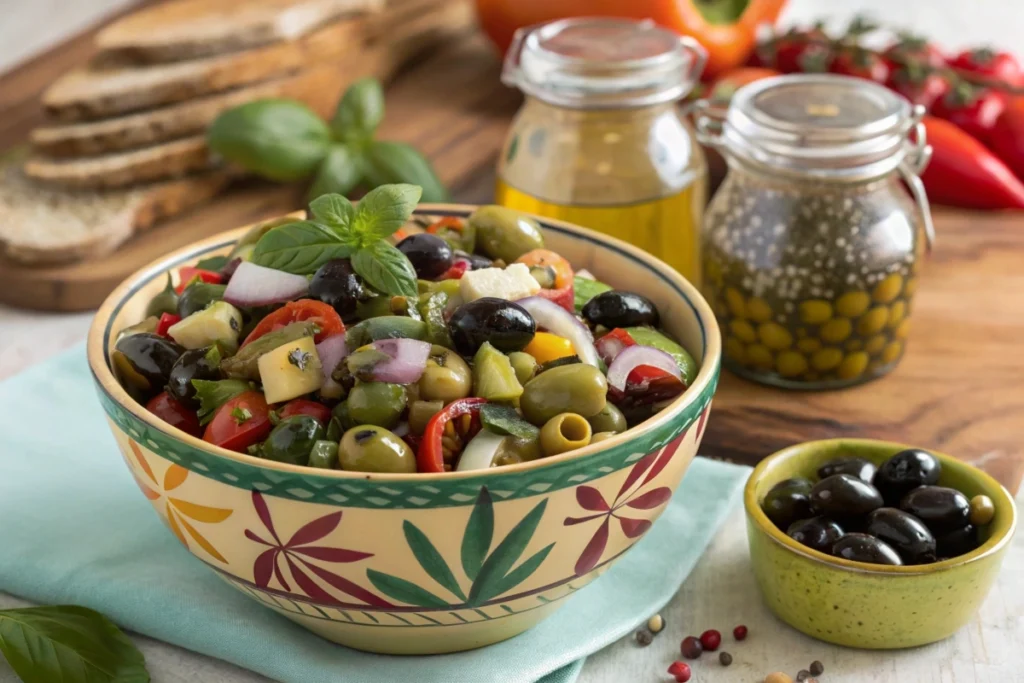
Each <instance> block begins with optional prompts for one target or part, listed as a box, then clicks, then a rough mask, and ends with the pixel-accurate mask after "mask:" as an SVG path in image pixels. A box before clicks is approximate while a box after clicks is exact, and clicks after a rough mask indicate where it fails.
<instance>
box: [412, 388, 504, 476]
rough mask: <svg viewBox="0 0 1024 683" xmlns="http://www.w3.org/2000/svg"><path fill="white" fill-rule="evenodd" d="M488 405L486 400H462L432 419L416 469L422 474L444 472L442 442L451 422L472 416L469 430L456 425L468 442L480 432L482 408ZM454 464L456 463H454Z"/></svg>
mask: <svg viewBox="0 0 1024 683" xmlns="http://www.w3.org/2000/svg"><path fill="white" fill-rule="evenodd" d="M484 403H487V399H485V398H460V399H459V400H457V401H452V402H451V403H449V404H448V405H446V406H445V407H444V409H443V410H442V411H441V412H439V413H437V414H436V415H434V417H432V418H430V421H429V422H427V427H426V429H424V430H423V441H422V442H421V443H420V447H419V449H418V450H417V451H416V469H417V470H419V471H420V472H444V471H445V469H444V466H445V462H444V445H443V444H442V442H441V439H442V437H444V435H445V428H446V427H447V426H448V423H449V422H452V420H455V418H458V417H462V416H463V415H469V416H471V419H470V424H469V429H463V428H462V426H461V425H458V424H456V425H455V426H456V432H457V433H458V435H459V436H460V437H462V438H463V439H464V440H465V441H468V440H469V439H470V438H471V437H472V436H474V435H475V434H476V432H478V431H480V406H482V405H483V404H484ZM452 464H454V463H452Z"/></svg>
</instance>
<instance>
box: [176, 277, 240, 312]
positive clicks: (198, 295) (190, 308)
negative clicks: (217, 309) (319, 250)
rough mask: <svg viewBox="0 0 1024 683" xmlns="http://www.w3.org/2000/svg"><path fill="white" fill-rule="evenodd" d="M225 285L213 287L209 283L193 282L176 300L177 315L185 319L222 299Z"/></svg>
mask: <svg viewBox="0 0 1024 683" xmlns="http://www.w3.org/2000/svg"><path fill="white" fill-rule="evenodd" d="M227 288H228V287H227V285H214V284H210V283H209V282H203V281H201V280H200V281H199V282H193V283H192V284H190V285H189V286H188V287H186V288H185V291H184V292H182V293H181V297H179V298H178V315H180V316H181V317H182V318H187V317H189V316H190V315H192V314H193V313H195V312H197V311H201V310H203V309H204V308H206V307H207V306H209V305H210V304H212V303H213V302H214V301H220V300H221V299H223V298H224V290H226V289H227Z"/></svg>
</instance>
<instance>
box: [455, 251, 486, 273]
mask: <svg viewBox="0 0 1024 683" xmlns="http://www.w3.org/2000/svg"><path fill="white" fill-rule="evenodd" d="M455 256H456V258H463V259H466V260H467V261H469V269H470V270H480V269H481V268H491V267H492V266H493V265H494V261H492V260H491V259H489V258H487V257H486V256H484V255H482V254H467V253H466V252H464V251H459V250H456V251H455Z"/></svg>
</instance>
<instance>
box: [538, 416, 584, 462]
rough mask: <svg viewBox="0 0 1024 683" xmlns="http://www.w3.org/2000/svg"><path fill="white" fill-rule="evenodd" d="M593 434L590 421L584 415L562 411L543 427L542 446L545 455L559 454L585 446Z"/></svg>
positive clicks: (541, 434) (541, 433) (541, 432)
mask: <svg viewBox="0 0 1024 683" xmlns="http://www.w3.org/2000/svg"><path fill="white" fill-rule="evenodd" d="M592 435H593V432H592V431H591V429H590V423H589V422H587V420H586V418H584V417H583V416H582V415H577V414H576V413H561V414H559V415H555V416H554V417H553V418H551V419H550V420H548V421H547V422H545V423H544V426H543V427H541V430H540V447H541V448H542V449H543V450H544V455H558V454H559V453H566V452H568V451H574V450H576V449H577V448H583V447H584V446H586V445H587V444H589V443H590V438H591V436H592Z"/></svg>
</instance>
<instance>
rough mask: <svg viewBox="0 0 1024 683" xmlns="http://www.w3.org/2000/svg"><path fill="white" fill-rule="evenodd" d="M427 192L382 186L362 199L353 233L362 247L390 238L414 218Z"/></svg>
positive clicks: (404, 186)
mask: <svg viewBox="0 0 1024 683" xmlns="http://www.w3.org/2000/svg"><path fill="white" fill-rule="evenodd" d="M421 194H423V190H422V189H421V188H419V187H417V186H416V185H407V184H403V183H400V184H397V185H381V186H380V187H376V188H374V189H372V190H370V191H369V192H367V193H366V196H365V197H363V198H362V199H360V200H359V206H358V207H357V208H356V215H355V218H353V220H352V232H353V233H355V235H356V236H357V237H358V238H359V240H360V244H362V246H364V247H365V246H369V244H370V243H371V242H372V241H373V240H378V239H384V238H386V237H390V236H391V235H392V233H394V232H395V231H396V230H398V229H399V228H400V227H402V226H403V225H405V223H406V222H407V221H408V220H409V218H410V217H411V216H412V212H413V211H415V210H416V204H417V203H419V201H420V195H421Z"/></svg>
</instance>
